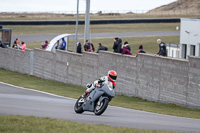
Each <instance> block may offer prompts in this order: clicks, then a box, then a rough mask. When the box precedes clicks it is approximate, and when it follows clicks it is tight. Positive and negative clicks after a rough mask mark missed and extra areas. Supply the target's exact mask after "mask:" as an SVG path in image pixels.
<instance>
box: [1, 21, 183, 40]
mask: <svg viewBox="0 0 200 133" xmlns="http://www.w3.org/2000/svg"><path fill="white" fill-rule="evenodd" d="M176 26H180V23H149V24H143V23H139V24H103V25H90V33H114V32H116V33H119V32H148V31H150V32H151V31H175V30H176ZM4 28H10V29H12V35H33V34H38V35H42V34H62V33H73V34H74V33H75V31H76V26H75V25H17V26H14V25H7V26H4ZM78 32H79V34H83V33H84V25H79V27H78ZM44 40H45V39H44Z"/></svg>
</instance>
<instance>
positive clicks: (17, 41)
mask: <svg viewBox="0 0 200 133" xmlns="http://www.w3.org/2000/svg"><path fill="white" fill-rule="evenodd" d="M15 41H16V43H17V44H18V45H19V46H20V41H19V40H18V38H16V40H15Z"/></svg>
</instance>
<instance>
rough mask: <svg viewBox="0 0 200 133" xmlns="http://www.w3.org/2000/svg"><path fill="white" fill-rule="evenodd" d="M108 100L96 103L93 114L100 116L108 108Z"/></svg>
mask: <svg viewBox="0 0 200 133" xmlns="http://www.w3.org/2000/svg"><path fill="white" fill-rule="evenodd" d="M108 103H109V100H108V99H107V98H105V99H103V101H101V102H99V101H98V102H97V104H96V107H95V110H94V113H95V115H101V114H103V112H104V111H105V110H106V108H107V107H108Z"/></svg>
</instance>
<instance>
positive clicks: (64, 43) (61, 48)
mask: <svg viewBox="0 0 200 133" xmlns="http://www.w3.org/2000/svg"><path fill="white" fill-rule="evenodd" d="M65 47H66V42H65V38H64V37H63V38H62V45H61V47H60V50H65Z"/></svg>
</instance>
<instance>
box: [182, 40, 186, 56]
mask: <svg viewBox="0 0 200 133" xmlns="http://www.w3.org/2000/svg"><path fill="white" fill-rule="evenodd" d="M182 57H183V58H184V59H186V57H187V44H182Z"/></svg>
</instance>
